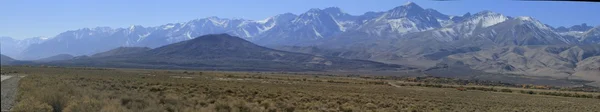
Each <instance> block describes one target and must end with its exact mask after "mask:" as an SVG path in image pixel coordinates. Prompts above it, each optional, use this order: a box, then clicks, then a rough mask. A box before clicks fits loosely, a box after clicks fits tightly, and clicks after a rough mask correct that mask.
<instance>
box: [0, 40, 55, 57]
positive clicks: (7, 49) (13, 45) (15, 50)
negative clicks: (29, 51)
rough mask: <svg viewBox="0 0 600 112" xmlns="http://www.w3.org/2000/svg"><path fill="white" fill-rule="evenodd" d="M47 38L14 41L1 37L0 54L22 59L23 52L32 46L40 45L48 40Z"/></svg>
mask: <svg viewBox="0 0 600 112" xmlns="http://www.w3.org/2000/svg"><path fill="white" fill-rule="evenodd" d="M47 39H48V38H45V37H33V38H26V39H22V40H19V39H13V38H11V37H0V52H1V53H2V54H5V55H7V56H10V57H14V58H18V59H20V57H21V55H20V54H21V52H22V51H23V50H25V49H26V48H27V47H28V46H30V45H32V44H39V43H42V42H44V41H45V40H47Z"/></svg>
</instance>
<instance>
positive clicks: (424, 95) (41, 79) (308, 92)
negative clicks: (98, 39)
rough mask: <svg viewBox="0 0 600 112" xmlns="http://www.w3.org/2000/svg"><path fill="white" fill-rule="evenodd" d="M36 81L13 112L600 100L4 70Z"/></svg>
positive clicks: (376, 83) (533, 106)
mask: <svg viewBox="0 0 600 112" xmlns="http://www.w3.org/2000/svg"><path fill="white" fill-rule="evenodd" d="M3 69H6V70H12V71H18V72H19V73H25V74H29V76H27V77H25V78H23V79H22V80H21V82H20V86H19V96H18V99H17V100H18V101H17V102H18V103H17V104H16V106H15V107H14V108H13V111H70V112H95V111H103V112H117V111H133V112H139V111H148V112H153V111H160V112H163V111H169V112H192V111H217V112H229V111H235V112H255V111H260V112H262V111H277V112H279V111H346V112H352V111H578V112H581V111H597V110H600V100H598V99H592V98H572V97H557V96H545V95H529V94H520V93H516V92H515V91H513V92H485V91H460V90H457V89H455V88H431V87H418V86H402V87H394V86H390V85H387V84H386V82H388V81H386V80H375V79H360V78H345V77H330V76H301V75H277V74H257V73H244V72H200V71H164V70H132V69H116V70H111V69H82V68H28V67H3Z"/></svg>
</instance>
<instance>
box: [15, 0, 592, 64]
mask: <svg viewBox="0 0 600 112" xmlns="http://www.w3.org/2000/svg"><path fill="white" fill-rule="evenodd" d="M587 28H588V27H587V26H586V25H581V26H580V27H573V28H569V29H568V30H569V31H570V30H573V31H575V30H576V31H580V30H581V29H587ZM556 32H557V29H553V28H552V27H549V26H548V25H545V24H542V23H540V22H539V21H537V20H535V19H532V18H528V17H516V18H515V17H508V16H504V15H502V14H499V13H495V12H492V11H482V12H479V13H476V14H471V13H466V14H464V15H460V16H452V15H445V14H442V13H440V12H438V11H436V10H434V9H424V8H422V7H420V6H418V5H417V4H415V3H412V2H409V3H406V4H404V5H401V6H398V7H395V8H393V9H390V10H387V11H383V12H366V13H364V14H362V15H350V14H348V13H345V12H344V11H343V10H342V9H340V8H337V7H330V8H325V9H318V8H313V9H310V10H308V11H307V12H305V13H302V14H299V15H295V14H292V13H285V14H279V15H275V16H272V17H268V18H266V19H263V20H245V19H227V18H219V17H207V18H201V19H195V20H191V21H187V22H180V23H169V24H165V25H160V26H153V27H144V26H139V25H132V26H130V27H128V28H108V27H97V28H82V29H78V30H71V31H67V32H63V33H61V34H59V35H57V36H55V37H54V38H51V39H48V40H47V41H45V42H42V43H40V44H34V45H30V46H29V47H27V48H26V49H25V48H22V49H17V50H18V51H23V52H22V53H21V55H20V56H14V55H13V56H12V57H23V58H26V59H39V58H43V57H48V56H53V55H57V54H71V55H90V54H93V53H97V52H101V51H106V50H109V49H112V48H116V47H121V46H127V47H151V48H155V47H159V46H163V45H167V44H171V43H175V42H180V41H184V40H190V39H193V38H195V37H198V36H201V35H206V34H216V33H227V34H230V35H232V36H238V37H241V38H243V39H246V40H249V41H251V42H254V43H257V44H259V45H269V46H275V45H301V46H306V45H320V44H321V45H322V44H328V45H330V46H336V45H335V44H336V42H333V41H344V42H343V44H345V45H352V42H363V43H364V44H361V45H368V43H366V42H364V41H363V40H355V39H357V38H360V39H380V41H384V42H388V44H390V45H393V47H389V48H394V47H397V44H398V43H396V44H394V43H393V42H396V41H397V40H394V41H392V40H385V39H400V40H403V41H402V42H399V43H406V44H407V45H421V44H418V43H416V42H412V41H410V40H420V41H422V42H427V41H435V44H444V45H435V46H446V45H451V44H460V43H461V42H466V43H468V42H471V43H474V42H472V41H473V39H475V40H477V41H485V42H484V43H488V42H492V43H494V45H538V44H565V43H566V44H575V43H580V42H578V41H583V36H578V37H573V36H567V35H564V34H562V33H556ZM592 34H593V33H590V34H588V35H592ZM581 35H583V33H582V34H581ZM332 38H334V39H332ZM384 38H385V39H384ZM573 38H575V39H573ZM588 38H590V37H588ZM324 40H328V41H324ZM592 40H593V39H592ZM407 42H408V43H407ZM448 42H451V43H448ZM374 44H381V43H374ZM431 44H433V43H431ZM480 44H482V43H480ZM400 46H403V45H400ZM413 47H414V46H413ZM407 49H408V48H407ZM431 49H434V48H431ZM420 53H422V52H420ZM9 56H10V55H9Z"/></svg>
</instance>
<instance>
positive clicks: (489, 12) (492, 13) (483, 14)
mask: <svg viewBox="0 0 600 112" xmlns="http://www.w3.org/2000/svg"><path fill="white" fill-rule="evenodd" d="M488 15H502V14H500V13H496V12H493V11H490V10H483V11H481V12H478V13H475V14H474V16H488ZM502 16H504V15H502Z"/></svg>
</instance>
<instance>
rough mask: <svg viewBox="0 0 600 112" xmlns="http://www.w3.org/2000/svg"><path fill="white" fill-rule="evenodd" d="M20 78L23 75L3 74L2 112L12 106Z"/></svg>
mask: <svg viewBox="0 0 600 112" xmlns="http://www.w3.org/2000/svg"><path fill="white" fill-rule="evenodd" d="M20 79H21V77H20V76H16V75H12V76H9V75H2V80H1V82H2V112H6V111H8V110H10V109H11V108H12V106H13V102H14V100H15V97H16V93H17V86H18V82H19V80H20Z"/></svg>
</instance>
